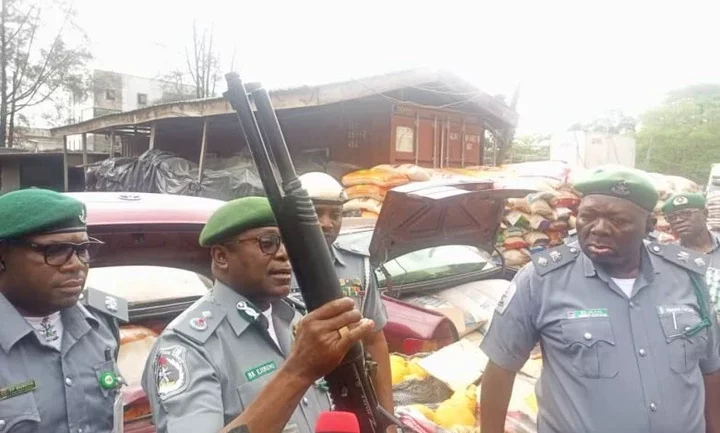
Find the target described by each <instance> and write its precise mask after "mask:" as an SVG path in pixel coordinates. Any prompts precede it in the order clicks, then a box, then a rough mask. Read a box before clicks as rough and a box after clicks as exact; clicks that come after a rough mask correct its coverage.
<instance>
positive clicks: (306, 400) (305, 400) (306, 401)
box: [303, 397, 310, 406]
mask: <svg viewBox="0 0 720 433" xmlns="http://www.w3.org/2000/svg"><path fill="white" fill-rule="evenodd" d="M303 404H304V405H305V406H307V405H309V404H310V402H309V401H308V399H307V397H303Z"/></svg>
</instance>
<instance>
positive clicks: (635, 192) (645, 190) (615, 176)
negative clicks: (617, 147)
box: [573, 165, 659, 212]
mask: <svg viewBox="0 0 720 433" xmlns="http://www.w3.org/2000/svg"><path fill="white" fill-rule="evenodd" d="M573 187H574V188H575V190H577V191H578V192H579V193H581V194H582V195H583V196H585V195H590V194H601V195H609V196H611V197H618V198H622V199H625V200H627V201H630V202H632V203H635V204H636V205H638V206H640V207H641V208H643V209H645V210H647V211H649V212H652V211H653V210H654V209H655V206H656V205H657V202H658V199H659V195H658V192H657V190H656V189H655V187H654V186H653V184H652V183H651V182H650V180H649V179H648V178H647V176H645V175H644V174H643V173H642V172H641V171H639V170H635V169H631V168H626V167H622V166H615V165H612V166H603V167H598V168H595V169H592V170H591V171H590V172H589V173H588V174H587V176H585V177H584V178H583V179H580V180H578V181H576V182H575V184H574V185H573Z"/></svg>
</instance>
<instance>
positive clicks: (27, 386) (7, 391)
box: [0, 380, 37, 400]
mask: <svg viewBox="0 0 720 433" xmlns="http://www.w3.org/2000/svg"><path fill="white" fill-rule="evenodd" d="M35 389H37V384H35V381H34V380H28V381H27V382H22V383H18V384H17V385H11V386H8V387H5V388H0V400H7V399H8V398H13V397H17V396H18V395H22V394H27V393H28V392H32V391H34V390H35Z"/></svg>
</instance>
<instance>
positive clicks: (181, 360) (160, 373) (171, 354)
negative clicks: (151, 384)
mask: <svg viewBox="0 0 720 433" xmlns="http://www.w3.org/2000/svg"><path fill="white" fill-rule="evenodd" d="M185 353H186V349H185V348H184V347H181V346H169V347H164V348H162V349H160V350H159V351H158V354H157V356H156V358H155V385H156V387H157V394H158V397H160V399H166V398H168V397H171V396H173V395H176V394H179V393H181V392H182V391H184V390H185V388H186V387H187V384H188V368H187V361H186V359H185Z"/></svg>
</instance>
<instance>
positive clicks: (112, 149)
mask: <svg viewBox="0 0 720 433" xmlns="http://www.w3.org/2000/svg"><path fill="white" fill-rule="evenodd" d="M114 157H115V130H114V129H111V130H110V151H109V152H108V158H114Z"/></svg>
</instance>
